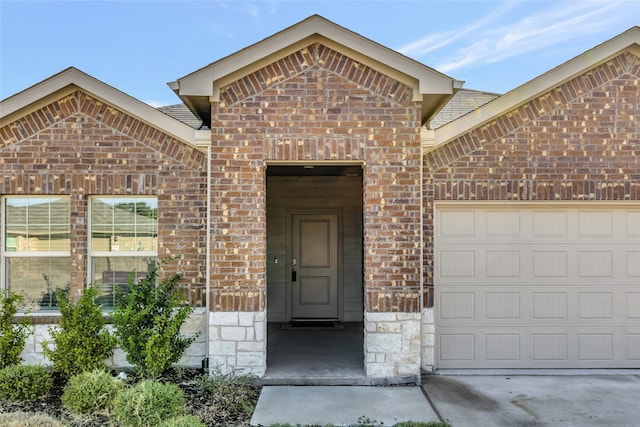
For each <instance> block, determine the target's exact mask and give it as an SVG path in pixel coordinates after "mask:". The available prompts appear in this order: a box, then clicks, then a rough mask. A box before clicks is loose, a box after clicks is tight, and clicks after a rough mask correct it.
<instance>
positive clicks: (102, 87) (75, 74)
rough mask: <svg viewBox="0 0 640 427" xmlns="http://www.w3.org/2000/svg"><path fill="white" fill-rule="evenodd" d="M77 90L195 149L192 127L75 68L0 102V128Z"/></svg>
mask: <svg viewBox="0 0 640 427" xmlns="http://www.w3.org/2000/svg"><path fill="white" fill-rule="evenodd" d="M78 89H81V90H83V91H85V92H87V93H88V94H90V95H92V96H94V97H96V98H98V99H100V100H102V101H104V102H106V103H108V104H111V105H113V106H114V107H117V108H118V109H120V110H122V111H124V112H126V113H127V114H129V115H131V116H134V117H136V118H137V119H139V120H141V121H143V122H145V123H147V124H148V125H150V126H153V127H155V128H157V129H160V130H162V131H163V132H165V133H167V134H169V135H171V136H173V137H174V138H176V139H179V140H181V141H183V142H185V143H187V144H190V145H193V146H195V132H194V129H193V128H192V127H190V126H188V125H186V124H185V123H182V122H180V121H179V120H176V119H174V118H172V117H169V116H167V115H166V114H164V113H162V112H160V111H158V110H157V109H155V108H153V107H151V106H150V105H147V104H145V103H144V102H142V101H139V100H137V99H135V98H133V97H132V96H130V95H127V94H126V93H124V92H121V91H119V90H117V89H115V88H114V87H112V86H109V85H107V84H106V83H104V82H102V81H100V80H98V79H96V78H94V77H92V76H90V75H88V74H86V73H84V72H82V71H80V70H78V69H77V68H74V67H69V68H67V69H66V70H63V71H61V72H59V73H58V74H55V75H53V76H51V77H49V78H48V79H45V80H43V81H42V82H40V83H37V84H35V85H33V86H31V87H29V88H27V89H25V90H23V91H22V92H18V93H17V94H15V95H12V96H10V97H8V98H6V99H3V100H2V101H0V126H5V125H6V124H8V123H10V122H12V121H15V120H17V119H18V118H20V117H23V116H24V115H26V114H28V113H30V112H31V111H33V110H34V109H37V108H39V107H41V106H42V105H43V103H49V102H52V101H53V100H54V99H55V98H60V97H61V96H64V95H66V94H68V93H71V92H73V91H76V90H78Z"/></svg>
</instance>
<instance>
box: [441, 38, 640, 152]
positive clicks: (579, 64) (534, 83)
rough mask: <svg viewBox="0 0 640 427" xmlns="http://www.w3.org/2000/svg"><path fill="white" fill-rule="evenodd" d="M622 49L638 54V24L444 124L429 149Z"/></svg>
mask: <svg viewBox="0 0 640 427" xmlns="http://www.w3.org/2000/svg"><path fill="white" fill-rule="evenodd" d="M623 51H631V52H633V53H634V54H635V55H637V56H640V27H638V26H636V27H631V28H630V29H628V30H627V31H625V32H624V33H622V34H620V35H618V36H616V37H614V38H612V39H610V40H608V41H606V42H604V43H602V44H600V45H598V46H596V47H594V48H592V49H590V50H588V51H587V52H584V53H582V54H581V55H579V56H576V57H575V58H573V59H571V60H569V61H567V62H565V63H563V64H561V65H559V66H558V67H556V68H554V69H552V70H550V71H548V72H546V73H544V74H541V75H540V76H538V77H536V78H534V79H533V80H530V81H529V82H527V83H525V84H523V85H521V86H519V87H517V88H515V89H513V90H511V91H509V92H507V93H506V94H504V95H502V96H500V97H498V98H496V99H495V100H493V101H491V102H489V103H488V104H486V105H484V106H482V107H480V108H477V109H475V110H474V112H473V114H466V115H464V116H462V117H460V118H458V119H456V120H454V121H452V122H450V123H447V124H445V125H443V126H441V127H439V128H438V129H436V130H435V133H434V137H435V140H434V144H433V146H432V147H431V148H432V149H437V148H439V147H440V146H442V145H445V144H446V143H447V142H449V141H452V140H454V139H455V138H457V137H459V136H461V135H463V134H465V133H467V132H469V131H471V130H473V129H475V128H478V127H480V126H482V125H484V124H485V123H487V122H489V121H491V120H494V119H496V118H497V117H499V116H501V115H503V114H504V113H506V112H508V111H510V110H513V109H514V108H516V107H518V106H520V105H522V104H524V103H526V102H528V101H529V100H531V99H533V98H535V97H537V96H539V95H541V94H543V93H545V92H547V91H549V90H550V89H552V88H554V87H557V86H559V85H560V84H562V83H563V82H566V81H568V80H570V79H572V78H574V77H576V76H578V75H580V74H582V73H584V72H585V71H586V70H588V69H591V68H593V67H595V66H597V65H599V64H602V63H604V62H606V61H607V60H609V59H610V58H612V57H614V56H617V55H619V54H620V53H621V52H623Z"/></svg>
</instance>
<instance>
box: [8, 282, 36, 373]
mask: <svg viewBox="0 0 640 427" xmlns="http://www.w3.org/2000/svg"><path fill="white" fill-rule="evenodd" d="M23 300H24V295H22V294H16V293H13V292H9V295H7V296H4V295H0V369H2V368H6V367H7V366H11V365H17V364H19V363H20V362H22V358H21V357H20V353H22V350H23V349H24V344H25V341H26V340H27V337H28V336H29V335H31V334H32V333H33V330H32V328H31V318H29V317H28V316H23V317H22V318H21V319H20V320H18V321H17V322H15V323H14V322H13V318H14V316H15V315H16V313H17V312H18V311H19V310H20V306H21V305H22V301H23ZM25 314H28V311H27V312H25Z"/></svg>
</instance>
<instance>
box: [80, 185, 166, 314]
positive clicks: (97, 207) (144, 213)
mask: <svg viewBox="0 0 640 427" xmlns="http://www.w3.org/2000/svg"><path fill="white" fill-rule="evenodd" d="M90 211H91V214H90V229H91V232H90V242H89V250H90V256H89V258H90V272H89V275H90V276H89V277H90V278H89V281H90V282H91V283H93V284H94V285H95V286H96V287H97V289H98V293H99V296H98V303H99V304H102V306H103V307H104V308H112V307H113V306H114V305H115V299H116V297H117V295H118V289H119V290H120V291H126V290H127V288H128V286H129V278H130V277H131V275H132V274H133V275H134V276H133V278H134V281H137V280H139V279H140V278H141V277H144V276H145V275H146V273H147V271H148V269H149V267H150V266H152V265H155V262H156V257H157V255H158V201H157V199H156V198H155V197H93V198H91V205H90Z"/></svg>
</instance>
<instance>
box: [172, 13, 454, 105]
mask: <svg viewBox="0 0 640 427" xmlns="http://www.w3.org/2000/svg"><path fill="white" fill-rule="evenodd" d="M315 34H318V35H320V36H323V37H325V38H327V39H330V40H332V41H334V42H336V43H338V44H341V45H343V46H345V47H347V48H349V49H351V50H353V51H356V52H358V53H360V54H361V55H363V56H368V57H369V58H371V59H374V60H375V61H378V62H380V63H382V64H385V65H386V66H388V67H390V68H394V69H396V70H398V71H400V72H402V73H404V74H406V75H408V76H411V77H413V78H415V79H416V80H419V82H420V86H419V87H420V91H421V93H423V94H431V93H436V94H449V93H452V90H453V87H457V85H461V82H458V81H457V80H455V79H453V78H451V77H449V76H446V75H445V74H442V73H440V72H439V71H436V70H434V69H432V68H429V67H427V66H426V65H424V64H421V63H419V62H417V61H415V60H413V59H411V58H409V57H407V56H404V55H402V54H400V53H399V52H396V51H394V50H392V49H389V48H386V47H384V46H382V45H380V44H378V43H376V42H374V41H372V40H369V39H367V38H365V37H363V36H361V35H359V34H356V33H354V32H352V31H349V30H347V29H345V28H342V27H340V26H339V25H337V24H335V23H333V22H331V21H328V20H326V19H324V18H322V17H320V16H317V15H314V16H312V17H310V18H307V19H306V20H305V21H302V22H300V23H299V24H296V25H293V26H291V27H289V28H287V29H285V30H282V31H281V32H279V33H276V34H274V35H273V36H270V37H268V38H266V39H264V40H262V41H260V42H257V43H255V44H253V45H251V46H249V47H246V48H244V49H243V50H240V51H238V52H236V53H234V54H231V55H230V56H227V57H226V58H222V59H220V60H218V61H216V62H214V63H212V64H210V65H208V66H206V67H204V68H201V69H200V70H198V71H195V72H193V73H191V74H189V75H187V76H185V77H182V78H180V79H178V80H177V81H176V82H173V83H170V86H171V87H172V88H174V87H177V89H178V94H179V95H180V96H212V95H213V82H214V81H217V80H219V79H221V78H223V77H225V76H227V75H229V74H232V73H234V72H236V71H238V70H240V69H242V68H244V67H248V66H250V65H251V64H253V63H255V62H257V61H259V60H261V59H262V58H265V57H267V56H269V55H272V54H274V53H276V52H278V51H281V50H283V49H286V48H287V47H288V46H290V45H292V44H295V43H297V42H299V41H301V40H304V39H306V38H308V37H311V36H313V35H315ZM176 83H177V84H176Z"/></svg>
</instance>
